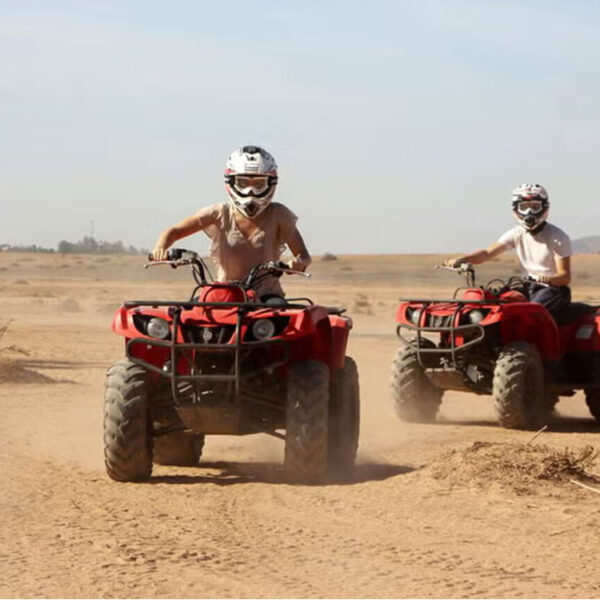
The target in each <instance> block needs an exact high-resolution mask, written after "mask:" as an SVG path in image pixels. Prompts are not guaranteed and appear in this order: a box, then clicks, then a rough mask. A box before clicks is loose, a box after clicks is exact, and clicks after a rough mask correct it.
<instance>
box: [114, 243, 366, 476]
mask: <svg viewBox="0 0 600 600" xmlns="http://www.w3.org/2000/svg"><path fill="white" fill-rule="evenodd" d="M154 264H168V265H171V266H172V267H174V268H176V267H180V266H182V265H191V267H192V271H193V275H194V278H195V280H196V284H197V285H196V286H195V288H194V290H193V292H192V295H191V297H190V299H189V300H187V301H184V302H170V301H163V300H145V301H129V302H125V304H124V305H123V306H121V307H120V308H119V309H118V310H117V312H116V314H115V316H114V319H113V323H112V329H113V331H114V332H115V333H117V334H119V335H122V336H123V337H124V338H125V358H123V359H122V360H120V361H118V362H116V363H115V364H113V365H112V367H110V369H109V370H108V373H107V378H106V391H105V396H104V457H105V465H106V471H107V473H108V475H109V476H110V477H111V478H112V479H115V480H117V481H143V480H146V479H148V478H149V477H150V475H151V472H152V464H153V462H154V463H157V464H166V465H195V464H197V463H198V460H199V458H200V455H201V453H202V448H203V445H204V436H205V435H206V434H229V435H245V434H250V433H267V434H269V435H272V436H275V437H278V438H280V439H282V440H284V441H285V473H286V479H287V480H288V481H291V482H298V483H316V482H318V481H320V480H321V479H322V477H323V476H324V474H325V472H326V471H327V469H329V470H330V471H331V472H333V473H334V474H341V473H344V472H346V473H347V472H348V471H349V470H350V469H351V468H352V466H353V464H354V459H355V456H356V451H357V447H358V432H359V418H360V415H359V412H360V411H359V390H358V372H357V369H356V364H355V363H354V361H353V360H352V358H350V357H349V356H346V355H345V354H346V345H347V342H348V334H349V332H350V329H351V327H352V320H351V319H350V318H348V317H345V316H343V315H342V313H343V312H344V309H340V308H330V307H324V306H319V305H315V304H313V303H312V302H311V301H310V300H309V299H308V298H290V299H284V298H281V297H279V296H277V297H272V298H271V299H269V300H266V301H261V300H260V299H259V298H258V297H257V296H256V294H255V292H254V291H253V289H252V288H253V286H254V285H256V283H257V282H258V281H260V279H262V278H264V277H267V276H272V275H274V274H275V275H281V274H283V273H289V274H293V273H296V274H300V275H305V274H304V273H300V272H298V271H291V270H290V268H289V267H288V266H287V265H286V264H284V263H274V262H270V263H266V264H261V265H258V266H257V267H255V268H254V269H253V270H252V271H251V273H250V274H249V275H248V277H247V278H246V279H245V280H244V281H241V282H236V281H232V282H226V283H222V282H210V283H209V282H208V281H207V279H206V273H207V272H208V271H207V269H206V265H205V264H204V262H203V261H202V259H201V258H200V257H199V256H198V255H197V254H196V253H195V252H191V251H188V250H182V249H171V250H170V251H169V256H168V260H165V261H157V262H154V263H150V264H149V265H146V266H151V265H154Z"/></svg>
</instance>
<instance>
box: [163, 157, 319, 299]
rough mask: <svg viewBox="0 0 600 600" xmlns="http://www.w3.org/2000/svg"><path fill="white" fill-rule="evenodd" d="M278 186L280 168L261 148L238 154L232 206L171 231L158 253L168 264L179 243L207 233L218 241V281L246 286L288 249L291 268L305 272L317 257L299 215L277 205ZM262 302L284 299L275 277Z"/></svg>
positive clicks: (208, 210) (229, 168)
mask: <svg viewBox="0 0 600 600" xmlns="http://www.w3.org/2000/svg"><path fill="white" fill-rule="evenodd" d="M276 186H277V164H276V163H275V159H274V158H273V156H271V154H269V153H268V152H267V151H266V150H264V149H263V148H260V147H258V146H243V147H242V148H239V149H238V150H235V151H234V152H233V153H232V154H231V155H230V156H229V158H228V159H227V163H226V165H225V189H226V190H227V194H228V196H229V202H223V203H221V204H212V205H211V206H206V207H204V208H202V209H200V210H199V211H198V212H197V213H196V214H194V215H192V216H190V217H187V218H185V219H183V221H180V222H179V223H177V224H176V225H174V226H173V227H169V228H168V229H165V230H164V231H163V232H162V233H161V234H160V236H159V237H158V240H157V242H156V245H155V247H154V250H153V252H152V258H153V259H154V260H164V259H165V258H166V257H167V249H168V248H169V247H170V246H171V245H172V244H173V243H174V242H175V241H177V240H179V239H181V238H184V237H186V236H188V235H191V234H192V233H196V232H198V231H204V233H206V235H207V236H208V237H209V238H210V239H211V240H212V245H211V256H212V257H213V258H214V259H215V260H216V262H217V264H218V265H219V271H218V276H217V279H218V280H220V281H241V280H243V279H244V278H245V277H246V276H247V275H248V273H249V272H250V270H251V269H252V268H253V267H254V266H256V265H257V264H260V263H264V262H269V261H278V260H279V258H280V256H281V254H282V252H283V250H284V248H285V246H286V245H287V246H288V247H289V249H290V250H291V251H292V253H293V255H294V259H293V260H292V261H291V263H290V265H289V266H290V268H291V269H294V270H300V271H304V270H305V269H306V268H307V267H308V266H309V265H310V263H311V257H310V254H309V253H308V250H307V249H306V245H305V244H304V240H303V239H302V236H301V235H300V232H299V231H298V229H297V228H296V220H297V217H296V215H295V214H294V213H293V212H292V211H291V210H290V209H289V208H287V207H286V206H284V205H283V204H280V203H279V202H272V198H273V195H274V193H275V188H276ZM255 290H256V292H257V293H258V294H259V296H260V297H261V298H262V299H266V298H268V297H271V296H283V290H282V288H281V285H280V283H279V279H278V277H276V276H275V275H273V276H268V277H265V278H262V279H260V280H259V281H258V282H257V285H256V286H255Z"/></svg>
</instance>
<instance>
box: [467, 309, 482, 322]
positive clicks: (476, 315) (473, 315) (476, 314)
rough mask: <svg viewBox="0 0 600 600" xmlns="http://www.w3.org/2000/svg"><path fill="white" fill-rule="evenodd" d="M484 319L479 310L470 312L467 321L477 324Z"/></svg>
mask: <svg viewBox="0 0 600 600" xmlns="http://www.w3.org/2000/svg"><path fill="white" fill-rule="evenodd" d="M484 317H485V315H484V314H483V312H481V311H480V310H472V311H471V312H470V313H469V321H471V323H479V321H482V320H483V318H484Z"/></svg>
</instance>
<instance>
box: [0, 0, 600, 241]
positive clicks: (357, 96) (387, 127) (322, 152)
mask: <svg viewBox="0 0 600 600" xmlns="http://www.w3.org/2000/svg"><path fill="white" fill-rule="evenodd" d="M599 75H600V3H598V2H594V1H593V0H589V1H577V0H570V1H569V2H564V1H562V2H561V1H555V2H552V1H549V0H548V1H527V0H515V1H511V0H498V1H484V0H477V1H476V0H473V1H466V0H464V1H463V0H413V1H409V0H405V1H402V0H398V1H393V0H390V1H383V0H382V1H377V0H373V1H367V0H363V1H352V0H343V1H342V0H339V1H327V0H314V1H312V0H302V1H292V0H287V1H286V0H279V1H273V0H254V1H253V2H241V1H237V0H228V1H227V2H219V1H216V0H212V1H202V0H196V1H192V0H143V1H142V0H139V1H137V0H96V1H93V2H92V1H86V0H72V1H62V2H61V1H56V0H38V1H29V0H0V206H1V207H2V218H1V219H0V243H3V242H7V243H39V244H43V245H48V246H55V245H56V244H57V242H58V241H59V240H61V239H68V240H71V241H75V240H77V239H80V238H81V237H82V236H83V235H86V234H88V233H89V232H90V222H91V221H94V225H95V234H96V237H97V238H99V239H107V240H111V241H114V240H118V239H122V240H123V241H125V242H126V243H131V244H134V245H137V246H144V247H152V246H153V245H154V241H155V239H156V237H157V235H158V233H159V232H160V231H161V230H162V229H164V228H165V227H166V226H168V225H171V224H173V223H174V222H176V221H178V220H180V219H181V218H183V217H184V216H187V215H188V214H191V213H193V212H195V211H196V210H197V209H198V208H200V207H201V206H203V205H205V204H212V203H214V202H221V201H224V200H225V199H226V195H225V191H224V189H223V183H222V172H223V166H224V162H225V159H226V157H227V155H228V154H229V153H230V152H231V151H232V150H233V149H235V148H236V147H238V146H240V145H244V144H249V143H250V144H259V145H263V146H264V147H265V148H267V149H268V150H269V151H270V152H271V153H272V154H274V156H275V158H276V159H277V161H278V163H279V166H280V185H279V188H278V191H277V193H276V199H277V200H279V201H281V202H284V203H285V204H287V205H288V206H289V207H290V208H292V210H294V211H295V212H296V213H297V214H298V216H299V217H300V220H299V227H300V229H301V231H302V233H303V235H304V237H305V239H306V241H307V244H308V246H309V249H310V250H312V251H313V252H314V253H320V252H324V251H331V252H338V253H350V252H352V253H363V252H365V253H367V252H368V253H375V252H458V251H463V250H464V251H466V250H472V249H475V248H477V247H480V246H482V245H487V244H488V243H490V242H492V241H494V240H495V239H496V238H497V237H498V236H499V235H500V234H501V233H502V232H503V231H504V230H505V229H507V228H508V227H511V226H512V225H513V223H514V221H513V220H512V216H511V212H510V192H511V190H512V188H513V187H515V186H516V185H517V184H519V183H522V182H524V181H531V182H538V183H542V184H544V185H545V186H546V187H547V188H548V190H549V193H550V201H551V211H550V220H552V221H553V222H555V223H556V224H558V225H559V226H562V227H563V228H564V229H565V230H566V231H567V232H568V233H569V234H570V235H571V236H572V237H573V238H576V237H581V236H584V235H593V234H600V202H598V199H597V197H596V196H597V194H596V192H597V189H598V186H599V182H598V179H599V176H598V173H599V170H598V164H599V159H598V156H599V152H598V145H599V144H600V127H599V124H600V76H599ZM187 245H188V246H190V247H194V248H198V249H201V250H203V249H205V248H207V242H206V239H205V238H204V236H202V235H201V234H200V235H198V236H197V237H196V238H195V239H194V240H193V241H190V242H188V243H187Z"/></svg>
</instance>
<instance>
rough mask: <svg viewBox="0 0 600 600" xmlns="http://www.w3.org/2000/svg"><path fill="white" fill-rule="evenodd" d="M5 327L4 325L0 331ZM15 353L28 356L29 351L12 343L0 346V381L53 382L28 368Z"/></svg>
mask: <svg viewBox="0 0 600 600" xmlns="http://www.w3.org/2000/svg"><path fill="white" fill-rule="evenodd" d="M7 328H8V325H5V326H4V327H3V328H0V331H2V332H6V330H7ZM0 337H1V336H0ZM15 355H21V356H23V355H24V356H29V352H28V351H27V350H25V349H24V348H20V347H19V346H15V345H14V344H12V345H11V346H5V347H4V348H0V383H54V380H53V379H51V378H50V377H46V375H42V374H41V373H37V372H36V371H32V370H31V369H28V368H27V367H26V366H25V364H23V362H22V360H21V359H19V358H17V357H16V356H15Z"/></svg>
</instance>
